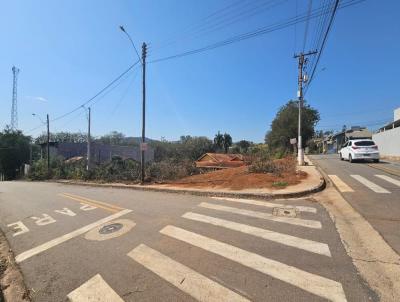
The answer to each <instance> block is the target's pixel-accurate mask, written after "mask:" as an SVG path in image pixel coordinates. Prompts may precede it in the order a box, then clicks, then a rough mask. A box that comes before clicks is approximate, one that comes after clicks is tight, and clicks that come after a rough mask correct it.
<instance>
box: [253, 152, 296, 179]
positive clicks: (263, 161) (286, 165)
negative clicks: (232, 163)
mask: <svg viewBox="0 0 400 302" xmlns="http://www.w3.org/2000/svg"><path fill="white" fill-rule="evenodd" d="M249 172H252V173H272V174H274V175H278V176H281V175H282V174H283V173H296V161H295V159H294V158H293V157H290V156H288V157H285V158H283V159H276V160H272V159H270V158H258V159H257V160H255V161H253V163H252V164H251V165H250V167H249Z"/></svg>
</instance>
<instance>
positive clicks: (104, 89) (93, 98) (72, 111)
mask: <svg viewBox="0 0 400 302" xmlns="http://www.w3.org/2000/svg"><path fill="white" fill-rule="evenodd" d="M139 62H140V61H139V60H138V61H136V62H135V63H134V64H132V65H131V66H130V67H129V68H128V69H126V70H125V71H124V72H122V73H121V74H120V75H119V76H117V77H116V78H115V79H114V80H112V81H111V82H110V83H109V84H107V85H106V86H105V87H104V88H102V89H101V90H100V91H99V92H97V93H96V94H95V95H94V96H92V97H91V98H89V99H88V100H87V101H85V102H83V103H82V104H81V105H80V106H78V107H76V108H74V109H73V110H71V111H68V112H67V113H64V114H62V115H60V116H58V117H56V118H54V119H52V120H51V122H54V121H58V120H60V119H63V118H65V117H66V116H68V115H71V114H72V113H74V112H76V111H78V110H79V109H81V108H83V107H84V106H85V105H87V104H89V103H90V102H92V101H93V100H95V99H96V98H97V97H99V96H100V95H101V94H103V92H105V91H106V90H107V89H109V88H110V87H111V86H112V85H114V84H115V83H116V82H118V81H119V80H120V79H121V78H123V77H124V76H125V75H126V74H127V73H129V72H130V71H131V70H132V69H133V68H134V67H135V66H136V65H137V64H138V63H139ZM125 79H126V78H125ZM125 79H123V80H122V81H121V82H120V83H122V82H123V81H124V80H125ZM120 83H119V84H120ZM119 84H117V85H115V86H114V87H112V88H111V89H110V91H112V90H113V89H115V88H116V87H117V86H118V85H119ZM110 91H108V92H107V93H109V92H110ZM102 97H104V95H103V96H102ZM102 97H101V98H102ZM41 127H43V125H38V126H36V127H34V128H32V129H30V130H28V132H27V133H31V132H32V131H35V130H36V129H39V128H41Z"/></svg>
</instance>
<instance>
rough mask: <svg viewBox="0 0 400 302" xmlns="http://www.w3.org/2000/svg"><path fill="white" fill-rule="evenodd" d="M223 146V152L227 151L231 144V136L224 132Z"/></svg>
mask: <svg viewBox="0 0 400 302" xmlns="http://www.w3.org/2000/svg"><path fill="white" fill-rule="evenodd" d="M223 146H224V150H225V153H228V150H229V147H230V146H232V136H230V134H228V133H226V132H225V133H224V140H223Z"/></svg>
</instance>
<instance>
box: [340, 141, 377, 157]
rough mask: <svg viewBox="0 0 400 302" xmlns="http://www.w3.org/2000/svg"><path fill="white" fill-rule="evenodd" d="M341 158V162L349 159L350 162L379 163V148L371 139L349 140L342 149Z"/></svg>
mask: <svg viewBox="0 0 400 302" xmlns="http://www.w3.org/2000/svg"><path fill="white" fill-rule="evenodd" d="M339 156H340V159H341V160H345V159H347V160H348V161H349V162H353V161H355V160H372V161H374V162H376V163H377V162H379V151H378V146H377V145H376V144H375V142H374V141H373V140H371V139H352V140H348V141H347V142H346V143H345V144H344V145H343V146H342V148H341V149H340V151H339Z"/></svg>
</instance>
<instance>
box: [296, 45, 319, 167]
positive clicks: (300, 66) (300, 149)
mask: <svg viewBox="0 0 400 302" xmlns="http://www.w3.org/2000/svg"><path fill="white" fill-rule="evenodd" d="M316 53H317V51H316V50H314V51H309V52H307V53H303V52H301V53H300V54H298V55H294V58H298V59H299V64H298V72H299V75H298V81H297V83H298V91H297V97H298V98H299V125H298V138H297V162H298V164H299V165H300V166H303V165H304V151H303V143H302V137H301V109H302V106H303V82H307V77H306V76H304V75H303V68H304V65H305V64H306V63H307V59H306V57H307V56H310V55H313V54H316Z"/></svg>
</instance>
